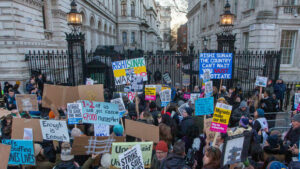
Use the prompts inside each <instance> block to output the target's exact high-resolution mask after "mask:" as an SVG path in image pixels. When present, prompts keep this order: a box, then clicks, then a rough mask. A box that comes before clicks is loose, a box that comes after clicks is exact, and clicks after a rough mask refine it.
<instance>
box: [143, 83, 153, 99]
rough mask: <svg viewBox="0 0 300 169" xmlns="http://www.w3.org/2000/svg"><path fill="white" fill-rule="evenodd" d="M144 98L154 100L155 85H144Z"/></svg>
mask: <svg viewBox="0 0 300 169" xmlns="http://www.w3.org/2000/svg"><path fill="white" fill-rule="evenodd" d="M145 100H156V87H155V85H146V86H145Z"/></svg>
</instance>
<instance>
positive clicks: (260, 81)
mask: <svg viewBox="0 0 300 169" xmlns="http://www.w3.org/2000/svg"><path fill="white" fill-rule="evenodd" d="M267 82H268V78H267V77H262V76H257V77H256V82H255V86H260V87H267Z"/></svg>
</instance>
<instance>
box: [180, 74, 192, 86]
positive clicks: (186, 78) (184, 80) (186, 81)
mask: <svg viewBox="0 0 300 169" xmlns="http://www.w3.org/2000/svg"><path fill="white" fill-rule="evenodd" d="M182 85H183V86H189V85H190V75H183V76H182Z"/></svg>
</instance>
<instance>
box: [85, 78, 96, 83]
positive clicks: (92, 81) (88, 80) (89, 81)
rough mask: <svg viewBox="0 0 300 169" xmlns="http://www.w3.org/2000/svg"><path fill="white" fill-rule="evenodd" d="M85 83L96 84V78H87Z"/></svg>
mask: <svg viewBox="0 0 300 169" xmlns="http://www.w3.org/2000/svg"><path fill="white" fill-rule="evenodd" d="M85 84H86V85H94V80H93V79H91V78H87V79H86V82H85Z"/></svg>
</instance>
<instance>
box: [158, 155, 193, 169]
mask: <svg viewBox="0 0 300 169" xmlns="http://www.w3.org/2000/svg"><path fill="white" fill-rule="evenodd" d="M160 169H190V167H189V166H187V165H185V160H184V157H182V156H179V155H176V154H173V153H172V154H170V155H169V156H168V157H167V158H166V159H165V160H163V162H162V164H161V166H160Z"/></svg>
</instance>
